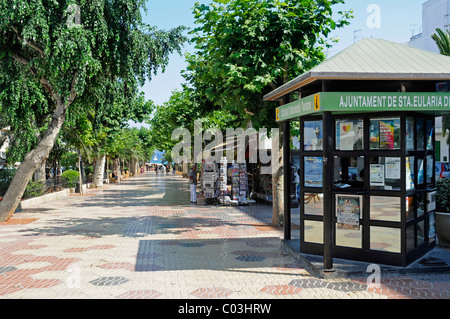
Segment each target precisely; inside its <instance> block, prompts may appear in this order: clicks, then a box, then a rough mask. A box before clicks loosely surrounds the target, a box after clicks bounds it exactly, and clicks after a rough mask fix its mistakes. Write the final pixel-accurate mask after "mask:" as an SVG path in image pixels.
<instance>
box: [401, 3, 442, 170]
mask: <svg viewBox="0 0 450 319" xmlns="http://www.w3.org/2000/svg"><path fill="white" fill-rule="evenodd" d="M437 28H439V29H441V30H450V0H428V1H426V2H424V3H423V5H422V32H421V33H419V34H416V35H413V36H412V37H411V39H410V41H409V42H408V45H409V46H411V47H414V48H417V49H422V50H426V51H431V52H435V53H439V48H438V46H437V45H436V42H434V40H433V39H432V38H431V36H432V35H433V34H434V33H436V29H437ZM435 128H436V132H435V133H436V161H443V162H448V161H449V160H450V157H449V156H450V153H449V146H448V144H447V137H443V136H442V118H440V117H439V118H436V126H435ZM447 134H449V133H448V132H447Z"/></svg>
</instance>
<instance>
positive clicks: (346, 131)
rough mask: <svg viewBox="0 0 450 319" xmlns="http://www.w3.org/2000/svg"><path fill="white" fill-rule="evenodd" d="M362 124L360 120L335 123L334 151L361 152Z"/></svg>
mask: <svg viewBox="0 0 450 319" xmlns="http://www.w3.org/2000/svg"><path fill="white" fill-rule="evenodd" d="M363 123H364V122H363V121H362V120H340V121H336V149H337V150H341V151H356V150H362V147H363V134H364V127H363Z"/></svg>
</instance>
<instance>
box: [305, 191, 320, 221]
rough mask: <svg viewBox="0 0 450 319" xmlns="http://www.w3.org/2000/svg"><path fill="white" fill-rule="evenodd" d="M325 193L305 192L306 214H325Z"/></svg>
mask: <svg viewBox="0 0 450 319" xmlns="http://www.w3.org/2000/svg"><path fill="white" fill-rule="evenodd" d="M322 199H323V194H321V193H304V201H305V204H304V205H305V215H314V216H323V201H322Z"/></svg>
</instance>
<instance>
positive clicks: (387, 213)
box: [370, 196, 402, 222]
mask: <svg viewBox="0 0 450 319" xmlns="http://www.w3.org/2000/svg"><path fill="white" fill-rule="evenodd" d="M401 211H402V209H401V202H400V197H388V196H370V219H371V220H382V221H391V222H399V221H401Z"/></svg>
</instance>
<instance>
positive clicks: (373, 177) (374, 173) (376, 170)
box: [370, 164, 384, 186]
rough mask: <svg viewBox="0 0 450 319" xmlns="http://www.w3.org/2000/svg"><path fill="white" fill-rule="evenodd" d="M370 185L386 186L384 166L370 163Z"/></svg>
mask: <svg viewBox="0 0 450 319" xmlns="http://www.w3.org/2000/svg"><path fill="white" fill-rule="evenodd" d="M370 186H384V166H383V165H380V164H371V165H370Z"/></svg>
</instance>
